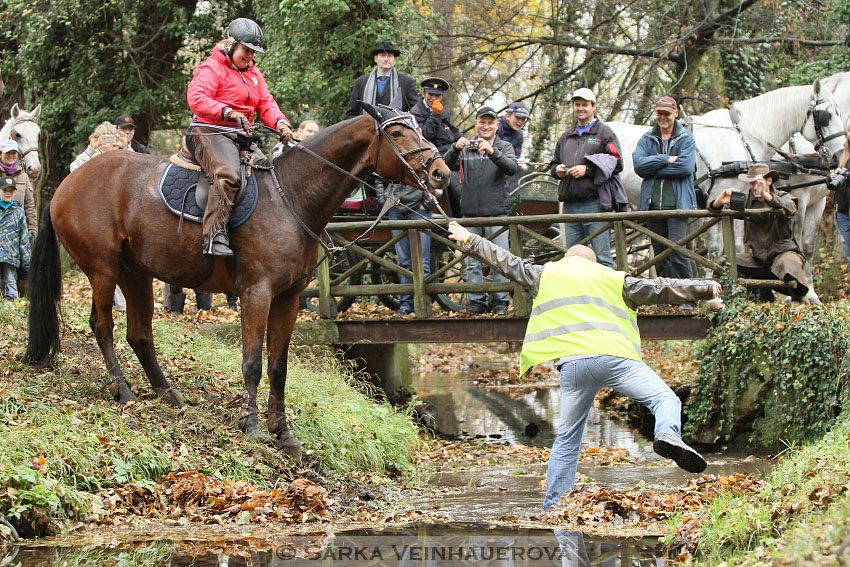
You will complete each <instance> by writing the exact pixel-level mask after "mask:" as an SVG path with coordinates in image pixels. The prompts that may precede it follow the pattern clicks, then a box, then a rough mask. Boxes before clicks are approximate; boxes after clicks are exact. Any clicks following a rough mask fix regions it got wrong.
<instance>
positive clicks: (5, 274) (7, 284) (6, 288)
mask: <svg viewBox="0 0 850 567" xmlns="http://www.w3.org/2000/svg"><path fill="white" fill-rule="evenodd" d="M0 277H2V280H3V297H5V298H6V299H18V267H17V266H13V265H12V264H6V263H0Z"/></svg>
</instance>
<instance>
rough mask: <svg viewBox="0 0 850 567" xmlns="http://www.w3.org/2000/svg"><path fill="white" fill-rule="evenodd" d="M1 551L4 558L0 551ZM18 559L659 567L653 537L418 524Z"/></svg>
mask: <svg viewBox="0 0 850 567" xmlns="http://www.w3.org/2000/svg"><path fill="white" fill-rule="evenodd" d="M0 557H2V556H1V555H0ZM17 559H18V560H19V561H21V564H22V565H26V566H33V567H46V566H48V565H50V566H52V565H63V566H66V567H89V566H92V567H94V566H98V567H113V566H114V567H125V566H126V567H130V566H133V567H136V566H141V567H153V566H163V567H183V566H190V565H192V566H196V567H243V566H245V567H248V566H252V567H281V566H317V567H318V566H321V567H326V566H328V565H338V566H341V567H355V566H356V567H360V566H363V567H366V566H371V565H374V566H380V565H389V566H397V567H414V566H416V567H419V566H434V567H442V566H446V567H448V566H450V565H476V566H482V567H483V566H487V567H524V566H535V567H544V566H550V565H551V566H553V567H555V566H559V567H589V566H590V565H605V566H612V567H613V566H620V565H622V566H625V565H628V566H639V567H643V566H646V567H648V566H657V565H663V564H664V560H663V559H662V558H661V551H660V549H659V548H658V543H657V540H651V539H647V540H617V539H611V538H598V537H590V536H583V535H582V534H581V533H578V532H567V531H564V530H555V531H554V532H552V531H545V530H522V529H508V528H503V527H488V526H486V525H480V524H479V525H475V524H473V525H454V526H448V525H421V526H413V527H410V528H398V529H389V530H362V531H351V532H341V533H338V534H335V535H329V534H321V535H312V536H310V535H308V536H302V535H298V536H278V537H274V538H270V539H253V540H252V539H250V538H249V539H248V540H246V541H243V542H229V543H223V542H197V541H193V542H179V541H178V542H173V543H171V542H157V543H153V544H148V545H145V546H139V547H135V548H134V547H131V546H128V547H125V548H123V549H106V550H104V549H96V550H87V551H81V550H79V549H74V548H53V549H49V548H24V549H23V550H22V551H21V553H20V554H19V555H18V558H17Z"/></svg>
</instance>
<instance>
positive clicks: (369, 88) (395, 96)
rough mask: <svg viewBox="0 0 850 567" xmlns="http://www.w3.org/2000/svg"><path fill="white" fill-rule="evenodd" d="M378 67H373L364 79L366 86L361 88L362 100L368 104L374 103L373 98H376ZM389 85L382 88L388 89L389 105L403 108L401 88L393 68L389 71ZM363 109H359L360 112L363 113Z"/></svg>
mask: <svg viewBox="0 0 850 567" xmlns="http://www.w3.org/2000/svg"><path fill="white" fill-rule="evenodd" d="M377 77H378V68H377V67H375V68H374V69H372V72H371V73H369V78H368V79H366V86H365V87H364V88H363V101H364V102H368V103H370V104H375V99H377V98H378V78H377ZM389 82H390V84H389V85H385V86H384V90H386V89H390V106H391V107H392V108H395V109H397V110H403V109H402V107H401V105H402V99H401V89H400V88H399V86H398V73H397V72H396V70H395V69H393V70H392V72H391V73H390V78H389ZM363 112H364V110H363V109H362V108H361V109H360V114H363Z"/></svg>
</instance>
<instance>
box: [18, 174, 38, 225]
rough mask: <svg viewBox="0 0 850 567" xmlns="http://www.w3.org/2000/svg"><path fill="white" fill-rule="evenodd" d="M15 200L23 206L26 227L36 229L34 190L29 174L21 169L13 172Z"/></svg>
mask: <svg viewBox="0 0 850 567" xmlns="http://www.w3.org/2000/svg"><path fill="white" fill-rule="evenodd" d="M15 187H16V188H17V191H15V200H16V201H17V202H19V203H20V204H21V206H22V207H23V208H24V216H26V217H27V228H28V229H29V230H38V219H37V218H36V215H35V192H34V191H33V188H32V183H31V182H30V178H29V176H28V175H27V174H26V172H25V171H24V170H23V168H21V169H18V173H16V174H15Z"/></svg>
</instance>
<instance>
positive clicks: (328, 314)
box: [316, 247, 336, 319]
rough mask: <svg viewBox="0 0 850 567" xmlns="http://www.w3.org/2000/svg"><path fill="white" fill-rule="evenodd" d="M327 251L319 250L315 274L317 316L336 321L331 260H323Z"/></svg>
mask: <svg viewBox="0 0 850 567" xmlns="http://www.w3.org/2000/svg"><path fill="white" fill-rule="evenodd" d="M327 254H328V251H327V250H325V249H324V247H320V248H319V260H324V262H322V261H320V262H319V265H318V266H317V267H316V273H317V276H318V278H319V316H320V317H321V318H322V319H336V301H334V298H333V296H332V295H331V259H330V258H327V259H325V256H326V255H327Z"/></svg>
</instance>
